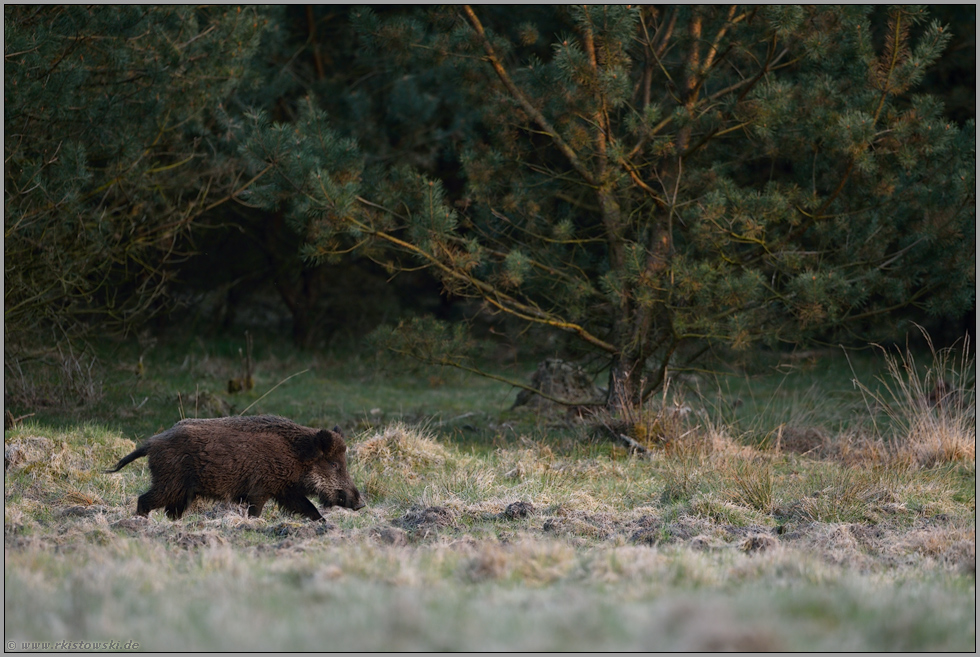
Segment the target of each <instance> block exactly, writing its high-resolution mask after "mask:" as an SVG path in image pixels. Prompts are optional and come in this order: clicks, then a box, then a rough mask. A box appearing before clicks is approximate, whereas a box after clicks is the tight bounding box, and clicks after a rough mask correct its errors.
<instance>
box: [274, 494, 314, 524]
mask: <svg viewBox="0 0 980 657" xmlns="http://www.w3.org/2000/svg"><path fill="white" fill-rule="evenodd" d="M276 503H277V504H279V506H281V507H282V508H283V509H286V510H287V511H292V512H293V513H298V514H299V515H301V516H305V517H307V518H309V519H310V520H323V516H321V515H320V512H319V511H318V510H317V508H316V507H315V506H314V505H313V503H312V502H310V501H309V500H308V499H306V495H304V494H303V493H302V491H299V490H297V489H295V488H289V489H286V490H285V491H284V492H283V493H282V494H281V495H276Z"/></svg>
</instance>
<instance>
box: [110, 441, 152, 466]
mask: <svg viewBox="0 0 980 657" xmlns="http://www.w3.org/2000/svg"><path fill="white" fill-rule="evenodd" d="M149 451H150V444H149V443H148V442H146V443H143V444H142V445H141V446H140V447H137V448H136V451H134V452H133V453H132V454H129V455H128V456H124V457H122V459H120V460H119V463H117V464H116V467H114V468H113V469H111V470H104V471H103V472H106V473H109V472H119V471H120V470H122V469H123V468H125V467H126V466H127V465H129V464H130V463H132V462H133V461H135V460H136V459H138V458H142V457H144V456H146V455H147V454H148V453H149Z"/></svg>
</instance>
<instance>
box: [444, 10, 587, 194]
mask: <svg viewBox="0 0 980 657" xmlns="http://www.w3.org/2000/svg"><path fill="white" fill-rule="evenodd" d="M463 12H464V13H465V14H466V18H467V19H468V20H469V22H470V24H471V25H472V26H473V29H474V31H476V34H477V37H478V38H479V40H480V43H481V44H482V45H483V50H484V51H485V52H486V53H487V61H489V62H490V65H491V66H493V70H494V71H495V72H496V73H497V77H499V78H500V81H501V82H502V83H503V84H504V86H505V87H506V88H507V91H508V92H510V95H511V96H512V97H513V98H514V100H516V101H517V102H518V104H519V105H520V106H521V108H523V109H524V111H525V112H527V113H528V115H529V116H530V117H531V118H533V119H534V122H535V123H537V124H538V126H540V127H541V129H542V130H544V132H545V133H546V134H547V135H548V136H549V137H550V138H551V140H552V141H553V142H554V143H555V146H557V147H558V150H560V151H561V153H562V155H564V156H565V158H566V159H567V160H568V161H569V163H570V164H571V165H572V168H574V169H575V171H576V172H577V173H578V174H579V176H581V177H582V180H584V181H585V182H586V183H588V184H589V185H593V186H594V185H596V179H595V176H593V175H592V172H591V171H590V170H589V168H588V167H586V166H585V164H584V163H583V162H582V160H581V158H579V156H578V154H577V153H576V152H575V150H574V149H573V148H572V147H571V146H569V145H568V143H567V142H566V141H565V140H564V139H562V137H561V135H560V134H559V133H558V131H557V130H556V129H555V128H554V126H552V125H551V123H550V122H549V121H548V119H546V118H545V117H544V115H543V114H542V113H541V112H540V111H539V110H538V108H536V107H535V106H534V105H533V104H532V103H531V101H530V100H528V98H527V96H525V95H524V93H523V92H522V91H521V90H520V88H519V87H518V86H517V85H516V84H514V81H513V80H511V77H510V75H508V74H507V70H506V69H505V68H504V66H503V64H501V63H500V59H499V58H498V57H497V53H496V51H494V49H493V45H492V44H491V43H490V39H488V38H487V35H486V32H485V31H484V29H483V24H482V23H481V22H480V19H479V18H477V16H476V14H475V13H474V12H473V9H472V8H471V7H470V6H469V5H463Z"/></svg>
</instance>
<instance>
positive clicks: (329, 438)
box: [316, 429, 347, 461]
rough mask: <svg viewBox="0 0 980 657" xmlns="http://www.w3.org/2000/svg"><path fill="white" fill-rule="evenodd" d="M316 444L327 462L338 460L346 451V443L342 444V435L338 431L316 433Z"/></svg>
mask: <svg viewBox="0 0 980 657" xmlns="http://www.w3.org/2000/svg"><path fill="white" fill-rule="evenodd" d="M316 438H317V442H318V443H319V445H320V450H321V451H322V452H323V455H324V456H325V457H327V459H329V460H331V461H332V460H334V459H336V458H339V457H340V456H341V455H342V454H343V453H344V452H345V451H347V443H345V442H344V434H342V433H340V430H339V429H334V430H333V431H322V430H321V431H318V432H317V434H316Z"/></svg>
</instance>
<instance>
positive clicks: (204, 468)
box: [106, 415, 364, 520]
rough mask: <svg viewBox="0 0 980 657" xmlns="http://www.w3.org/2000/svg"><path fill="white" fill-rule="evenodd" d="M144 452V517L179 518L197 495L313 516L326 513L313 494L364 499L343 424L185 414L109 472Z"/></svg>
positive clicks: (343, 502)
mask: <svg viewBox="0 0 980 657" xmlns="http://www.w3.org/2000/svg"><path fill="white" fill-rule="evenodd" d="M143 456H148V457H149V465H150V474H151V476H152V485H151V486H150V490H148V491H147V492H146V493H144V494H143V495H141V496H140V498H139V500H138V502H137V505H136V513H137V514H138V515H141V516H146V515H149V513H150V511H152V510H153V509H157V508H160V507H163V508H165V510H166V512H167V516H169V517H170V518H171V519H177V518H180V517H181V516H182V515H183V514H184V511H186V509H187V507H188V506H190V504H191V502H192V501H193V500H194V498H195V497H207V498H211V499H217V500H227V501H233V502H240V503H245V504H247V505H248V513H249V515H251V516H258V515H260V514H261V513H262V507H263V506H265V503H266V502H268V501H269V500H270V499H274V500H275V501H276V503H277V504H279V506H280V507H281V508H283V509H286V510H288V511H291V512H293V513H298V514H300V515H302V516H305V517H307V518H309V519H310V520H323V516H322V515H320V512H319V511H318V510H317V508H316V506H314V505H313V504H312V503H311V502H310V501H309V499H307V498H308V497H309V496H316V497H317V498H319V500H320V502H321V504H323V505H325V506H331V505H340V506H345V507H347V508H350V509H360V508H361V507H363V506H364V502H363V501H362V498H361V494H360V492H359V491H358V490H357V487H356V486H355V485H354V482H353V480H352V479H351V477H350V474H349V473H348V472H347V445H346V443H345V442H344V437H343V434H342V433H340V430H339V428H337V427H334V430H332V431H326V430H323V429H312V428H310V427H304V426H302V425H299V424H296V423H295V422H293V421H292V420H288V419H286V418H283V417H278V416H275V415H255V416H246V417H226V418H216V419H204V420H182V421H180V422H178V423H177V424H175V425H174V426H173V427H171V428H170V429H167V430H166V431H164V432H162V433H159V434H157V435H155V436H153V437H151V438H149V439H148V440H147V441H146V442H145V443H144V444H143V445H141V446H140V447H139V448H137V449H136V450H135V451H133V452H132V453H131V454H129V455H127V456H125V457H123V458H122V459H120V461H119V462H118V463H117V464H116V467H115V468H113V469H111V470H106V472H118V471H119V470H121V469H122V468H123V467H125V466H126V465H127V464H129V463H131V462H133V461H135V460H136V459H138V458H140V457H143Z"/></svg>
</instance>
